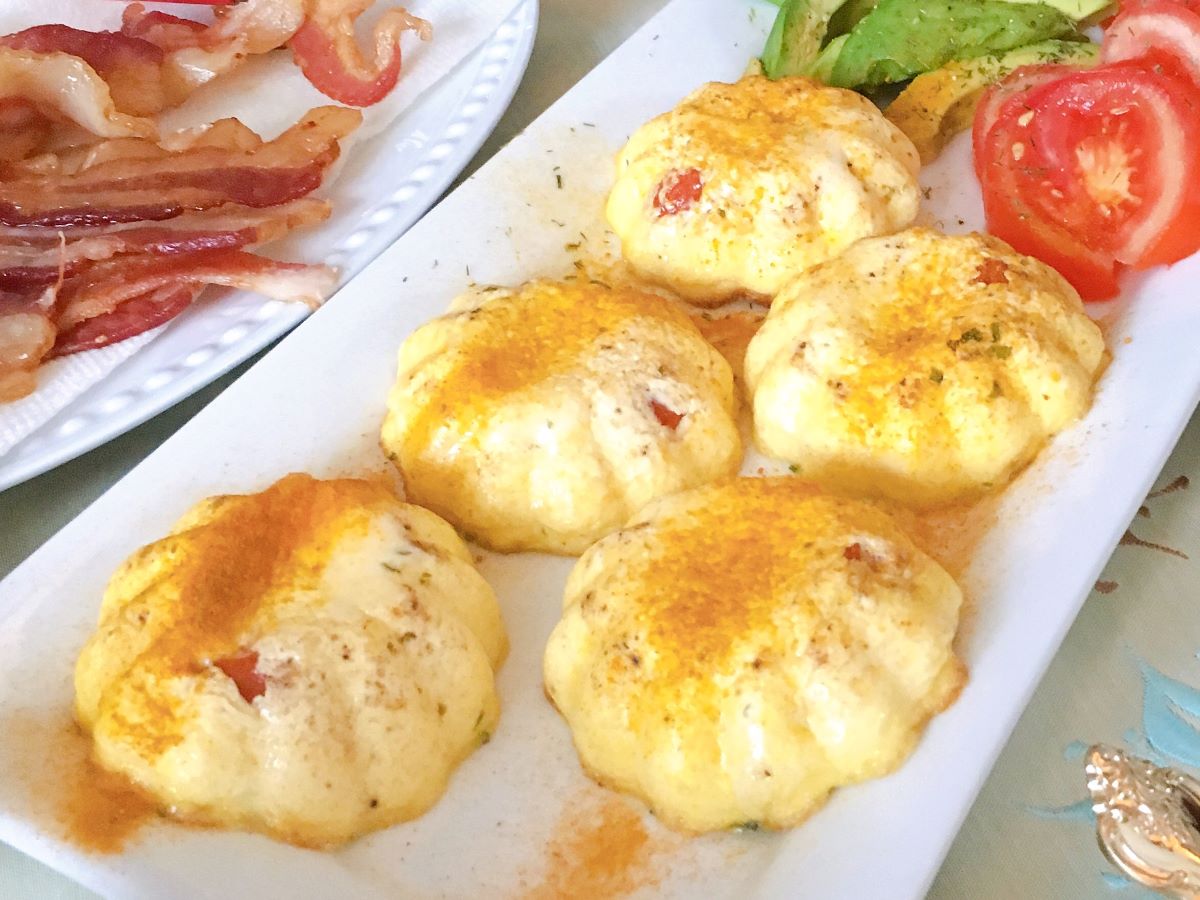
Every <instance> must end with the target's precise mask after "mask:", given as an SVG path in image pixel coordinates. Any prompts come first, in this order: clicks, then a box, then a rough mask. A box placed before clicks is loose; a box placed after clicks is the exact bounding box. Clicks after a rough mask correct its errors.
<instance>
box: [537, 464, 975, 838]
mask: <svg viewBox="0 0 1200 900" xmlns="http://www.w3.org/2000/svg"><path fill="white" fill-rule="evenodd" d="M961 603H962V596H961V594H960V592H959V589H958V586H957V585H956V584H955V583H954V580H953V579H952V578H951V577H950V576H949V575H948V574H947V573H946V572H945V571H944V570H943V569H942V568H941V567H940V566H938V565H937V563H935V562H934V561H933V560H932V559H930V558H929V557H928V556H926V555H925V554H924V553H923V552H921V550H919V549H918V548H917V546H916V545H915V544H914V543H913V542H912V541H911V540H910V539H909V538H908V537H907V536H906V535H905V534H904V533H903V532H902V531H901V529H900V528H899V527H898V526H897V524H896V522H895V521H894V520H893V519H892V517H891V516H889V515H888V514H887V513H885V512H883V511H882V510H880V509H879V508H877V507H875V506H872V505H870V504H867V503H865V502H862V501H856V500H847V499H838V498H834V497H830V496H825V495H821V494H819V493H818V492H817V491H816V490H815V489H814V488H813V487H811V486H809V485H805V484H804V483H802V482H800V481H799V480H797V479H794V478H739V479H734V480H731V481H728V482H725V483H723V484H718V485H710V486H707V487H703V488H699V489H697V490H693V491H688V492H685V493H681V494H676V495H674V496H672V497H667V498H664V499H662V500H658V501H656V502H655V503H653V504H651V505H650V506H649V507H647V508H646V509H645V510H643V511H642V512H641V513H640V514H639V515H638V516H636V517H635V518H634V519H633V520H632V521H631V522H630V523H629V524H628V525H627V526H626V527H625V528H624V529H622V530H621V531H619V532H617V533H615V534H612V535H610V536H608V537H606V538H605V539H604V540H602V541H600V542H599V543H597V544H596V545H595V546H594V547H592V548H591V549H590V550H589V551H588V552H587V553H585V554H584V555H583V557H582V558H581V559H580V560H579V563H578V564H577V565H576V567H575V569H574V571H573V572H572V573H571V576H570V579H569V580H568V582H567V587H566V596H565V599H564V608H563V616H562V620H561V621H560V622H559V623H558V625H557V626H556V627H555V629H554V632H553V633H552V634H551V636H550V640H549V643H548V644H547V647H546V654H545V663H544V673H545V685H546V692H547V695H548V696H549V697H550V699H551V700H552V701H553V703H554V704H555V706H557V707H558V709H559V711H560V712H561V713H562V714H563V716H564V717H565V718H566V720H567V723H568V724H569V725H570V727H571V732H572V735H573V737H574V739H575V746H576V748H577V750H578V751H579V757H580V760H581V761H582V763H583V766H584V768H585V769H586V770H587V771H588V773H589V774H590V775H592V777H594V778H595V779H596V780H597V781H599V782H600V783H601V784H604V785H606V786H608V787H611V788H614V789H616V790H619V791H623V792H626V793H630V794H633V795H635V796H638V797H640V798H642V799H643V800H645V802H646V803H647V804H649V806H650V807H651V809H652V810H653V811H654V813H655V815H657V816H658V817H659V818H661V819H662V820H663V821H664V822H666V823H667V824H668V825H671V826H673V827H675V828H680V829H684V830H687V831H693V832H700V831H712V830H716V829H722V828H729V827H731V826H735V825H743V824H746V823H757V824H759V825H763V826H766V827H770V828H784V827H789V826H792V825H796V824H798V823H799V822H800V821H801V820H803V819H804V818H805V817H806V816H808V815H809V814H810V813H812V812H813V811H814V810H815V809H817V808H818V807H819V806H820V805H821V804H822V803H823V802H824V801H825V798H826V796H827V795H828V794H829V792H830V791H831V790H833V789H834V788H836V787H838V786H840V785H845V784H851V783H854V782H857V781H862V780H864V779H867V778H874V777H876V776H879V775H883V774H885V773H887V772H890V771H891V770H893V769H895V768H896V767H897V766H899V765H900V764H901V762H903V760H904V759H905V757H907V756H908V754H909V753H910V752H911V750H912V749H913V747H914V745H915V744H916V742H917V740H918V738H919V737H920V734H921V731H922V729H923V728H924V726H925V723H926V721H927V720H928V719H929V718H930V717H931V716H932V715H934V714H935V713H937V712H938V711H940V710H942V709H943V708H945V707H946V706H947V705H948V704H949V703H950V702H951V701H952V700H953V699H954V697H955V696H956V695H957V692H958V690H959V688H960V686H961V685H962V682H963V679H964V670H963V666H962V664H961V663H960V662H959V660H958V658H957V657H956V655H955V653H954V650H953V648H952V641H953V638H954V634H955V631H956V629H957V627H958V614H959V607H960V605H961Z"/></svg>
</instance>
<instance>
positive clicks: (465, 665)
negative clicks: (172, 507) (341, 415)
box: [75, 475, 507, 847]
mask: <svg viewBox="0 0 1200 900" xmlns="http://www.w3.org/2000/svg"><path fill="white" fill-rule="evenodd" d="M506 647H507V639H506V637H505V633H504V627H503V623H502V622H501V620H500V611H499V607H498V606H497V603H496V598H495V596H494V595H493V593H492V591H491V589H490V588H489V587H488V585H487V583H486V582H485V581H484V580H483V578H482V577H481V576H480V575H479V574H478V572H476V570H475V567H474V564H473V561H472V558H471V555H470V553H469V552H468V551H467V548H466V546H465V545H464V544H463V542H462V541H461V540H460V539H459V538H458V536H457V535H456V534H455V533H454V529H452V528H451V527H450V526H449V525H447V524H446V523H445V522H443V521H442V520H441V519H439V518H438V517H437V516H435V515H434V514H433V513H431V512H429V511H427V510H424V509H421V508H420V507H417V506H412V505H409V504H406V503H403V502H401V501H400V500H398V499H397V498H396V496H395V495H394V494H393V493H392V492H391V491H390V489H388V488H387V487H386V486H385V485H383V484H382V483H380V482H372V481H360V480H351V479H345V480H333V481H319V480H316V479H314V478H311V477H309V476H307V475H289V476H287V477H286V478H284V479H282V480H281V481H279V482H277V483H276V484H274V485H272V486H271V487H269V488H268V489H267V490H265V491H263V492H261V493H258V494H251V495H247V496H225V497H215V498H211V499H208V500H205V501H203V502H201V503H200V504H198V505H197V506H195V507H194V508H193V509H192V510H191V511H190V512H188V513H187V514H186V515H185V516H184V518H183V519H182V520H181V521H180V522H179V523H178V525H177V526H176V527H175V529H174V530H173V531H172V532H171V533H170V534H169V535H167V536H166V537H165V538H163V539H161V540H159V541H156V542H155V543H153V544H150V545H149V546H147V547H144V548H143V549H141V550H139V551H137V552H136V553H134V554H133V556H131V557H130V558H129V559H128V560H127V561H126V562H125V563H124V564H123V565H122V566H121V568H120V569H119V570H118V571H117V572H116V574H115V575H113V578H112V580H111V581H110V582H109V585H108V589H107V590H106V591H105V594H104V599H103V604H102V606H101V610H100V623H99V626H98V628H97V630H96V633H95V634H94V635H93V636H92V638H91V639H90V640H89V641H88V643H87V645H86V646H85V647H84V649H83V652H82V653H81V655H80V657H79V661H78V663H77V666H76V669H75V698H76V715H77V718H78V720H79V722H80V723H81V725H82V726H83V727H84V728H85V730H87V731H88V732H90V733H91V735H92V738H93V741H94V753H95V756H96V759H97V761H98V762H99V763H100V764H101V765H103V766H104V767H105V768H107V769H110V770H113V771H116V772H119V773H122V774H124V775H126V776H128V777H129V778H130V779H131V780H132V781H133V782H135V783H136V784H138V785H140V786H141V787H143V788H145V789H146V790H148V791H149V792H150V793H152V794H153V795H154V796H155V797H156V798H157V799H158V801H159V802H160V803H161V805H162V807H163V808H164V809H165V810H166V811H168V812H170V813H172V814H174V815H177V816H179V817H181V818H183V819H186V820H191V821H198V822H203V823H207V824H212V825H217V826H220V827H225V828H233V829H245V830H250V831H259V832H263V833H265V834H268V835H270V836H272V837H274V838H277V839H279V840H283V841H288V842H290V843H293V844H299V845H302V846H306V847H331V846H335V845H338V844H341V843H344V842H346V841H349V840H351V839H353V838H355V837H357V836H359V835H361V834H364V833H366V832H369V831H373V830H375V829H378V828H383V827H386V826H388V825H391V824H393V823H395V822H400V821H404V820H406V819H411V818H414V817H416V816H419V815H420V814H421V813H423V812H425V811H426V810H427V809H429V807H431V806H432V805H433V804H434V802H435V801H436V800H437V799H438V797H439V796H440V795H441V793H442V791H443V790H444V789H445V787H446V784H447V781H448V779H449V778H450V774H451V772H452V771H453V770H454V768H455V767H456V766H457V765H458V763H459V762H461V761H462V760H463V759H465V758H466V757H467V756H468V755H470V753H471V752H472V751H473V750H474V749H475V748H476V747H478V746H479V745H480V743H481V742H485V741H486V740H487V738H488V736H489V735H490V733H491V731H492V730H493V729H494V728H495V725H496V721H497V717H498V715H499V706H498V703H497V699H496V692H495V687H494V673H495V670H496V668H497V667H498V666H499V665H500V662H501V661H502V659H503V657H504V655H505V652H506Z"/></svg>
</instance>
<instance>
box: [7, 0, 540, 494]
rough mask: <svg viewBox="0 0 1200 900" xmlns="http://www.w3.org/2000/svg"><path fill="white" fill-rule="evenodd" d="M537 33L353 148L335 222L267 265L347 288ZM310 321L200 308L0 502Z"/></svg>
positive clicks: (434, 187)
mask: <svg viewBox="0 0 1200 900" xmlns="http://www.w3.org/2000/svg"><path fill="white" fill-rule="evenodd" d="M537 21H538V2H537V0H525V2H524V3H522V4H521V5H520V6H519V7H517V9H516V10H515V11H514V12H513V14H512V16H511V17H509V19H508V20H507V21H506V22H504V24H503V25H501V26H500V28H499V29H498V30H497V31H496V33H495V35H493V36H492V38H491V40H489V41H488V42H487V43H486V44H485V45H484V46H483V47H481V48H480V49H479V50H478V51H477V52H476V54H475V55H474V56H473V57H472V58H471V59H470V60H469V61H468V63H467V64H466V65H464V66H463V67H462V68H461V69H460V70H459V71H458V72H455V73H454V74H453V75H451V76H450V77H449V78H447V79H446V80H445V81H444V82H442V83H441V84H439V85H437V87H435V88H434V89H433V90H431V91H429V92H428V94H426V96H424V97H423V98H422V99H421V100H420V102H418V103H417V104H416V106H414V107H413V108H412V109H411V110H409V111H408V112H406V113H405V114H404V115H402V116H400V117H399V118H398V119H397V120H396V121H395V122H394V123H392V125H391V126H389V127H388V128H387V129H386V130H385V131H384V132H383V133H382V134H380V135H378V136H376V137H374V138H372V139H371V140H370V141H368V142H367V143H365V144H362V145H360V146H359V147H356V148H355V151H356V152H355V153H354V154H353V155H352V157H351V158H350V160H349V161H348V162H347V164H346V168H345V169H344V171H343V172H342V174H341V176H340V177H339V179H338V181H337V182H336V184H335V185H334V188H333V191H332V197H331V199H332V200H333V201H334V209H335V211H336V212H335V215H334V216H333V217H332V218H331V219H330V220H329V221H328V222H326V223H325V224H324V225H322V226H321V227H320V228H316V229H313V230H311V231H310V232H308V233H305V234H302V235H297V236H295V237H294V238H292V239H290V240H289V241H287V242H283V243H281V244H279V245H277V246H276V247H274V248H272V254H274V253H275V252H278V253H279V254H280V255H281V257H282V258H288V259H304V260H313V261H316V260H322V261H324V262H326V263H328V264H329V265H332V266H337V267H338V268H339V269H340V270H341V282H342V283H343V284H344V283H345V282H347V281H349V279H350V278H352V277H353V276H354V275H356V274H357V273H358V272H360V271H361V270H362V269H363V267H364V266H366V265H367V263H369V262H370V261H371V260H373V259H374V258H375V257H376V256H378V255H379V254H380V253H381V252H383V250H384V249H386V248H387V246H388V245H389V244H391V243H392V242H393V241H395V240H396V238H398V237H399V236H400V235H402V234H403V233H404V232H405V231H407V230H408V229H409V227H410V226H411V225H412V224H413V223H414V222H416V221H417V219H419V218H420V217H421V216H422V215H423V214H424V213H425V211H426V210H427V209H429V207H431V206H432V205H433V204H434V203H435V202H436V201H437V199H438V197H440V196H441V195H442V192H443V191H445V190H446V188H447V187H448V186H449V185H450V183H451V182H452V181H453V180H454V178H455V177H456V176H457V175H458V174H459V172H461V171H462V170H463V167H464V166H466V164H467V163H468V162H470V160H471V158H472V157H473V156H474V155H475V152H476V151H477V150H478V149H479V147H480V145H481V144H482V143H483V142H484V140H486V139H487V136H488V135H489V134H491V133H492V129H494V128H495V126H496V122H497V121H498V120H499V119H500V116H501V115H502V114H503V113H504V110H505V109H507V108H508V104H509V102H510V101H511V100H512V96H513V94H514V93H515V92H516V89H517V85H518V84H520V82H521V77H522V76H523V75H524V73H525V68H526V66H527V65H528V63H529V55H530V53H531V52H532V50H533V41H534V37H535V35H536V34H537ZM329 248H332V249H329ZM205 296H206V298H208V297H209V294H208V293H206V295H205ZM330 302H332V303H336V302H338V300H337V298H335V299H334V300H331V301H330ZM307 312H308V310H307V309H305V308H304V307H303V306H301V305H300V304H295V303H281V302H279V301H276V300H263V299H262V298H261V297H257V296H255V295H253V294H248V293H244V292H226V293H224V294H221V295H217V297H216V298H209V299H204V300H202V301H201V302H200V303H198V304H197V305H196V306H195V307H193V308H192V309H190V310H188V311H187V312H185V313H184V314H183V315H181V316H180V317H179V318H178V319H176V320H174V321H173V322H171V323H170V324H169V325H168V326H166V327H165V328H164V329H163V330H162V332H161V333H160V334H158V335H157V336H156V337H155V338H154V339H153V340H152V341H151V342H150V343H149V344H147V345H146V346H145V347H143V348H142V349H141V350H139V351H138V352H137V353H136V354H134V355H133V356H132V357H130V359H129V360H128V361H127V362H125V363H124V364H122V365H121V366H120V367H119V368H117V369H116V370H115V371H114V372H113V373H112V374H111V375H109V376H108V377H107V378H105V379H104V380H103V381H102V382H101V383H99V384H97V385H96V386H95V387H93V388H92V389H91V390H89V391H87V392H86V393H85V394H83V395H82V396H81V397H79V398H78V399H76V400H75V401H74V402H72V403H71V404H70V405H69V406H67V407H66V408H65V409H63V410H62V411H61V412H59V413H58V414H57V415H56V416H55V417H54V418H52V419H50V420H49V421H48V422H46V424H44V425H43V426H42V427H41V428H39V429H38V430H37V431H35V432H34V433H33V434H32V435H30V436H29V437H28V438H26V439H25V440H24V441H22V442H21V443H20V444H18V445H17V446H16V447H14V448H13V449H12V450H11V451H9V452H8V453H6V454H4V455H3V456H0V491H2V490H4V489H6V488H9V487H12V486H13V485H14V484H20V483H21V482H22V481H25V480H27V479H29V478H33V477H34V476H35V475H40V474H41V473H42V472H45V471H47V470H48V469H52V468H54V467H55V466H58V465H61V464H62V463H65V462H67V461H68V460H71V459H74V458H75V457H77V456H79V455H80V454H83V453H86V452H87V451H89V450H91V449H93V448H94V447H98V446H99V445H100V444H103V443H105V442H106V441H110V440H112V439H113V438H115V437H117V436H118V435H121V434H124V433H125V432H126V431H128V430H129V429H131V428H134V427H135V426H137V425H140V424H141V423H142V422H145V421H146V420H147V419H149V418H151V417H152V416H155V415H157V414H158V413H160V412H162V411H163V410H165V409H168V408H169V407H171V406H174V405H175V404H176V403H178V402H179V401H180V400H183V399H184V398H185V397H187V396H189V395H190V394H192V393H194V392H195V391H198V390H199V389H200V388H202V387H204V386H205V385H206V384H208V383H209V382H211V381H213V380H215V379H217V378H219V377H220V376H221V375H223V374H225V373H226V372H228V371H229V370H230V369H232V368H233V367H234V366H236V365H237V364H238V363H240V362H242V361H243V360H245V359H248V358H249V357H250V356H252V355H254V354H255V353H257V352H258V351H259V350H261V349H263V348H264V347H266V346H267V345H269V344H270V343H271V342H272V341H274V340H276V339H277V338H279V337H280V336H281V335H283V334H285V333H286V332H287V331H289V330H290V329H292V328H294V327H295V326H296V324H297V323H299V322H300V321H301V320H302V319H303V318H304V317H305V315H306V314H307Z"/></svg>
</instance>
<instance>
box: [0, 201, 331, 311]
mask: <svg viewBox="0 0 1200 900" xmlns="http://www.w3.org/2000/svg"><path fill="white" fill-rule="evenodd" d="M328 215H329V204H328V203H327V202H326V201H323V200H313V199H305V200H295V201H293V202H291V203H287V204H284V205H283V206H278V207H273V208H270V209H265V210H258V209H250V208H247V207H240V206H225V207H221V208H219V209H215V210H208V211H205V212H197V213H187V214H185V215H182V216H179V217H177V218H175V219H171V220H169V221H168V222H166V223H163V224H161V225H145V224H144V223H141V222H135V223H131V224H124V225H109V226H102V227H99V228H76V229H69V230H60V229H49V228H0V289H3V288H8V289H17V288H21V287H30V286H34V285H46V284H51V283H53V282H55V281H57V280H58V278H59V276H60V274H62V275H65V276H70V275H73V274H75V273H76V272H77V271H79V269H80V268H81V267H82V266H84V265H86V264H87V263H89V262H96V261H99V260H104V259H109V258H111V257H114V256H119V255H124V254H131V253H146V254H150V255H154V256H166V255H171V254H177V253H190V252H195V251H198V250H233V249H239V248H245V247H251V246H255V245H258V244H264V243H266V242H268V241H273V240H277V239H279V238H281V237H283V236H284V235H285V234H287V233H288V232H289V231H291V230H293V229H295V228H299V227H301V226H304V225H311V224H313V223H315V222H320V221H322V220H324V219H325V218H327V217H328Z"/></svg>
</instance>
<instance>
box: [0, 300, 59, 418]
mask: <svg viewBox="0 0 1200 900" xmlns="http://www.w3.org/2000/svg"><path fill="white" fill-rule="evenodd" d="M53 306H54V289H53V287H51V288H47V289H46V290H44V291H34V292H28V291H27V292H24V293H13V292H8V291H0V403H4V402H8V401H10V400H17V399H20V398H21V397H24V396H25V395H26V394H28V393H30V392H31V391H33V389H34V388H35V387H36V386H37V377H36V372H37V368H38V366H39V365H41V362H42V359H43V358H44V357H45V356H46V354H47V353H48V352H49V350H50V348H51V347H52V346H53V345H54V325H53V323H52V322H51V321H50V313H51V310H52V308H53Z"/></svg>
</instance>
